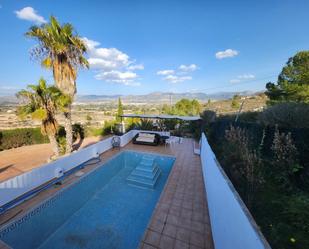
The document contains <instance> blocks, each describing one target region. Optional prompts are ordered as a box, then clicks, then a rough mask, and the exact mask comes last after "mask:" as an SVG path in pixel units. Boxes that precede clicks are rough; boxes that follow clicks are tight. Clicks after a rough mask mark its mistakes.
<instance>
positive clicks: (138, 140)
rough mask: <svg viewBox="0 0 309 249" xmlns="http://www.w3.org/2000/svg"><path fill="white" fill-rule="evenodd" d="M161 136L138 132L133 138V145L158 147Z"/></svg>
mask: <svg viewBox="0 0 309 249" xmlns="http://www.w3.org/2000/svg"><path fill="white" fill-rule="evenodd" d="M160 139H161V136H160V135H159V134H157V133H151V132H139V133H138V134H136V136H135V137H134V138H133V144H143V145H154V146H156V145H158V144H159V143H160Z"/></svg>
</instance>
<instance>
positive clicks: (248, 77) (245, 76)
mask: <svg viewBox="0 0 309 249" xmlns="http://www.w3.org/2000/svg"><path fill="white" fill-rule="evenodd" d="M254 78H255V76H254V75H253V74H241V75H238V76H237V78H236V79H231V80H230V83H239V82H242V81H245V80H252V79H254Z"/></svg>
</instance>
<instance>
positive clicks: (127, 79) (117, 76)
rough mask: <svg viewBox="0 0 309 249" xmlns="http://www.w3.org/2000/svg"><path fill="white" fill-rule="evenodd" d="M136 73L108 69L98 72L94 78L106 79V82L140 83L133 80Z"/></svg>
mask: <svg viewBox="0 0 309 249" xmlns="http://www.w3.org/2000/svg"><path fill="white" fill-rule="evenodd" d="M137 77H138V76H137V74H136V73H134V72H130V71H126V72H120V71H109V72H101V73H98V74H97V75H96V76H95V78H96V79H98V80H106V81H107V82H115V83H121V84H124V85H134V86H136V85H140V84H139V83H136V82H134V80H135V79H136V78H137Z"/></svg>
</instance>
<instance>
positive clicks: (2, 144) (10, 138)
mask: <svg viewBox="0 0 309 249" xmlns="http://www.w3.org/2000/svg"><path fill="white" fill-rule="evenodd" d="M0 137H1V139H0V150H8V149H11V148H17V147H21V146H24V145H31V144H43V143H48V142H49V140H48V137H47V136H43V135H42V134H41V129H40V128H20V129H12V130H4V131H1V132H0Z"/></svg>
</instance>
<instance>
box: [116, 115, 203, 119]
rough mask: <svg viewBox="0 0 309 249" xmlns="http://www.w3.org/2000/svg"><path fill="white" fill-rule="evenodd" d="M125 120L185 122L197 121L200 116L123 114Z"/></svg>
mask: <svg viewBox="0 0 309 249" xmlns="http://www.w3.org/2000/svg"><path fill="white" fill-rule="evenodd" d="M121 117H123V118H151V119H179V120H183V121H197V120H200V119H201V117H200V116H177V115H147V114H123V115H121Z"/></svg>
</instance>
